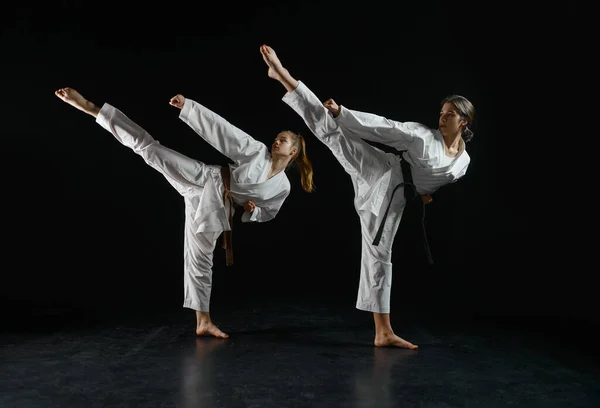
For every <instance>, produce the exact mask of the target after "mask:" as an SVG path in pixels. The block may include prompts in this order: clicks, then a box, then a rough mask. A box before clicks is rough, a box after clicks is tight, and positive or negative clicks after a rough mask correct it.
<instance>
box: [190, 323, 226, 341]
mask: <svg viewBox="0 0 600 408" xmlns="http://www.w3.org/2000/svg"><path fill="white" fill-rule="evenodd" d="M196 336H213V337H217V338H219V339H226V338H228V337H229V335H228V334H226V333H223V332H222V331H221V330H220V329H219V328H218V327H217V326H215V324H214V323H213V322H201V323H199V324H198V326H196Z"/></svg>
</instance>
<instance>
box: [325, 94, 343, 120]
mask: <svg viewBox="0 0 600 408" xmlns="http://www.w3.org/2000/svg"><path fill="white" fill-rule="evenodd" d="M323 106H325V108H327V109H328V110H329V111H330V112H331V113H333V117H334V118H337V117H338V115H339V114H340V107H339V105H338V104H337V103H335V101H334V100H333V99H331V98H329V99H327V100H326V101H325V102H323Z"/></svg>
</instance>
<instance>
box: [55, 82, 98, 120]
mask: <svg viewBox="0 0 600 408" xmlns="http://www.w3.org/2000/svg"><path fill="white" fill-rule="evenodd" d="M54 94H55V95H56V96H58V97H59V98H60V99H62V100H63V101H64V102H66V103H68V104H69V105H71V106H73V107H75V108H77V109H79V110H80V111H82V112H85V113H87V114H88V115H91V116H93V117H97V116H98V113H99V112H100V108H99V107H98V106H96V105H95V104H94V103H93V102H90V101H88V100H87V99H85V98H84V97H83V96H81V94H80V93H79V92H77V91H76V90H75V89H73V88H61V89H58V90H57V91H56V92H54Z"/></svg>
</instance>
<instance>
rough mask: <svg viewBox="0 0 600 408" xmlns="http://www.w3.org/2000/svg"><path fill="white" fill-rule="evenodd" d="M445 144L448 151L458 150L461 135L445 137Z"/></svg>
mask: <svg viewBox="0 0 600 408" xmlns="http://www.w3.org/2000/svg"><path fill="white" fill-rule="evenodd" d="M444 144H445V145H446V147H447V148H448V150H458V148H459V147H460V133H457V134H455V135H448V136H444Z"/></svg>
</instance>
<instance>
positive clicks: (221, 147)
mask: <svg viewBox="0 0 600 408" xmlns="http://www.w3.org/2000/svg"><path fill="white" fill-rule="evenodd" d="M179 118H180V119H181V120H182V121H183V122H185V123H186V124H187V125H189V126H190V127H191V128H192V129H193V130H194V131H195V132H196V133H198V134H199V135H200V136H201V137H202V138H203V139H204V140H206V141H207V142H208V143H210V144H211V145H212V146H214V147H215V148H216V149H217V150H218V151H219V152H221V153H222V154H224V155H225V156H227V157H228V158H229V159H231V160H232V161H233V164H231V165H229V168H230V170H231V186H230V187H231V194H232V196H233V199H234V202H235V203H236V204H237V205H240V206H243V205H244V204H245V203H246V202H247V201H253V202H254V203H255V204H256V208H255V209H254V211H253V212H252V214H249V213H246V212H244V214H243V215H242V222H251V221H256V222H266V221H269V220H272V219H273V218H275V216H276V215H277V213H278V212H279V209H280V208H281V206H282V204H283V202H284V201H285V199H286V198H287V196H288V195H289V194H290V191H291V185H290V181H289V179H288V178H287V175H286V174H285V171H282V172H280V173H278V174H276V175H275V176H273V177H271V178H270V179H268V178H267V177H268V175H269V171H270V169H271V163H272V158H271V153H270V152H269V150H268V148H267V146H266V145H265V144H263V143H261V142H259V141H256V140H254V139H253V138H252V137H251V136H249V135H248V134H247V133H245V132H243V131H242V130H240V129H238V128H237V127H235V126H233V125H232V124H230V123H229V122H228V121H226V120H225V119H223V118H222V117H220V116H219V115H217V114H215V113H214V112H212V111H210V110H209V109H207V108H205V107H204V106H202V105H201V104H199V103H197V102H195V101H193V100H191V99H188V98H186V100H185V104H184V106H183V109H181V112H180V114H179ZM219 187H220V188H219ZM213 190H214V191H213ZM216 191H222V186H214V185H213V186H205V191H204V194H203V195H202V198H201V201H200V205H199V206H198V210H197V213H196V220H197V221H200V222H199V224H200V226H199V228H198V232H203V231H217V230H224V231H229V230H231V225H229V221H228V217H227V214H228V213H229V201H227V200H225V201H224V200H223V196H222V194H221V195H219V194H217V193H216Z"/></svg>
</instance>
